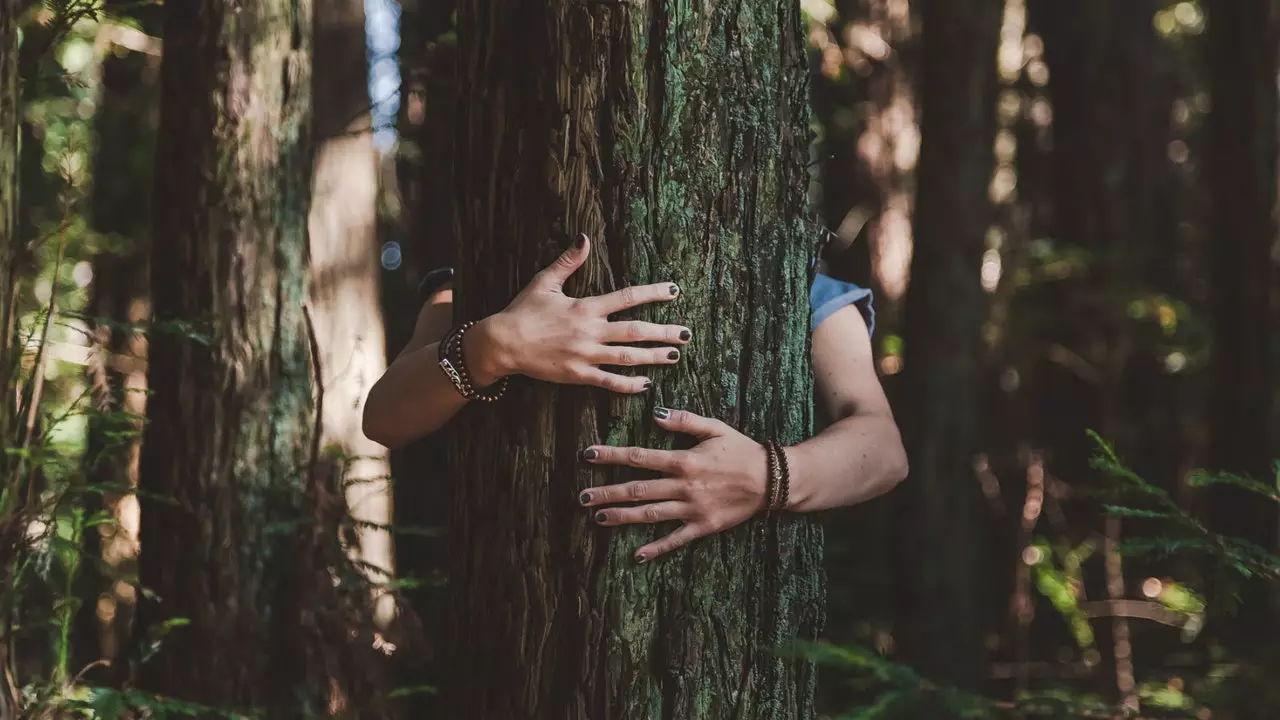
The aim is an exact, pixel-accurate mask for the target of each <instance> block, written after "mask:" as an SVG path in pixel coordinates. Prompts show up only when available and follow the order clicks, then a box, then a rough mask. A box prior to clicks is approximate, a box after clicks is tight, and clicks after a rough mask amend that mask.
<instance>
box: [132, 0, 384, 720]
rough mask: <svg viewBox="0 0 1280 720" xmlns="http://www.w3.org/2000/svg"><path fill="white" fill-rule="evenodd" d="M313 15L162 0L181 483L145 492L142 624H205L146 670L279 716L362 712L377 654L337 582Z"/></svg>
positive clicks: (167, 434)
mask: <svg viewBox="0 0 1280 720" xmlns="http://www.w3.org/2000/svg"><path fill="white" fill-rule="evenodd" d="M311 22H312V14H311V3H310V2H307V1H306V0H303V1H302V2H298V1H297V0H266V1H264V2H257V3H248V4H243V5H240V6H239V7H238V8H237V9H236V12H235V14H232V13H231V11H230V9H229V8H228V7H227V6H226V4H225V3H223V2H220V1H218V0H201V1H200V2H190V3H170V4H167V5H165V25H164V37H165V50H166V53H165V60H164V65H163V72H162V78H161V120H160V124H161V127H160V132H159V136H158V137H159V145H158V147H157V161H156V187H155V189H156V195H155V202H156V213H155V222H156V224H155V231H154V237H156V238H163V239H164V241H163V242H157V243H155V247H154V254H153V256H152V267H153V268H156V269H157V272H155V273H153V274H152V283H151V290H152V298H153V302H154V308H155V312H154V318H155V325H154V327H153V332H152V334H151V362H150V382H151V387H152V389H153V394H152V396H151V398H150V402H149V404H148V412H147V416H148V425H147V431H146V437H145V444H144V448H143V455H142V465H141V479H140V483H141V487H142V489H143V490H144V491H146V492H147V493H148V495H147V496H146V497H147V498H166V499H168V501H165V500H152V499H147V500H145V501H144V507H143V512H142V532H141V540H142V547H143V548H145V550H144V552H143V553H142V559H141V575H142V583H143V585H144V586H145V587H148V588H150V589H152V590H154V591H155V592H156V593H157V594H158V596H159V597H160V598H161V602H160V603H156V604H151V603H148V604H146V605H144V607H143V610H144V612H145V614H144V615H142V616H140V617H139V631H140V632H141V633H148V632H155V631H156V630H157V629H158V628H160V627H161V626H162V623H164V622H166V621H168V620H170V619H172V618H187V619H189V620H190V626H189V627H180V628H177V629H175V630H174V631H173V632H172V633H171V634H170V635H169V636H168V637H167V638H166V639H165V642H164V648H163V651H162V652H161V653H160V655H159V656H158V657H156V658H154V659H153V660H151V662H150V663H148V664H146V665H144V666H143V667H142V678H141V680H142V684H143V686H144V687H145V688H147V689H149V690H152V691H157V692H161V693H165V694H168V695H174V696H179V697H184V698H189V699H192V700H197V701H203V702H207V703H211V704H214V705H216V706H218V707H227V706H232V707H240V708H246V707H255V708H261V709H263V710H265V711H266V713H267V714H268V715H270V716H272V717H277V716H278V717H294V716H303V715H307V714H308V713H311V714H327V715H333V714H335V713H337V712H340V711H346V712H351V713H354V712H355V709H354V708H352V707H350V706H349V702H350V701H353V700H355V699H356V697H357V692H356V690H354V688H355V687H356V686H357V685H358V684H359V679H360V678H362V677H363V676H364V674H365V673H368V672H370V669H371V667H372V666H371V665H370V659H369V657H368V650H367V648H368V647H369V637H368V635H367V633H358V632H355V631H359V630H361V628H358V627H351V625H350V624H349V622H348V618H347V617H345V615H344V610H346V609H347V606H345V605H343V598H342V597H340V596H338V595H337V593H340V592H344V591H346V589H348V588H351V587H352V586H353V585H354V586H355V587H357V588H358V587H359V584H358V583H348V582H344V583H342V584H340V585H338V586H337V587H335V583H334V582H333V578H332V575H331V574H330V573H331V569H333V566H334V564H335V563H339V562H341V558H342V554H341V552H340V551H339V552H334V551H333V546H334V545H336V540H335V537H336V532H335V529H336V524H337V522H338V521H339V519H340V518H341V514H342V502H341V494H340V493H341V490H340V489H339V488H337V487H336V486H335V485H334V484H333V483H330V484H327V485H326V484H322V483H321V482H320V479H321V476H320V475H318V474H317V473H316V472H315V471H314V467H313V466H314V464H315V463H316V461H317V457H316V454H317V452H318V438H317V437H316V436H315V432H316V413H317V408H316V407H315V405H316V402H315V398H313V393H312V379H313V378H312V376H313V356H312V352H311V349H310V348H309V345H311V344H313V343H314V337H309V334H310V330H311V328H310V325H309V323H308V322H307V319H306V315H305V313H306V311H305V309H304V308H305V302H306V299H307V294H306V280H307V267H306V263H307V213H308V196H309V191H310V185H311V177H310V159H311V155H310V144H309V140H310V129H311V128H310V110H311V94H310V93H311V47H312V42H311V40H312V25H311ZM161 268H163V271H160V269H161ZM339 569H340V568H339ZM340 577H344V576H341V575H340ZM361 592H362V591H361ZM354 594H359V593H354ZM363 599H364V600H365V601H367V598H363ZM347 602H358V600H351V599H348V600H347ZM349 633H350V635H349ZM350 636H355V637H354V638H351V639H349V637H350ZM228 638H235V641H234V642H228ZM361 648H364V649H365V650H364V651H362V650H361Z"/></svg>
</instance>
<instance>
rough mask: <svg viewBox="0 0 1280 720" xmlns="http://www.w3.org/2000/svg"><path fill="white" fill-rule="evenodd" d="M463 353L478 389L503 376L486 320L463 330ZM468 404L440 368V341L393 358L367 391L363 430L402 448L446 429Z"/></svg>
mask: <svg viewBox="0 0 1280 720" xmlns="http://www.w3.org/2000/svg"><path fill="white" fill-rule="evenodd" d="M463 352H464V355H465V357H466V363H467V369H468V371H469V372H470V373H471V375H472V377H473V378H474V379H475V381H476V384H477V385H479V386H480V387H485V386H487V385H490V384H492V383H494V382H496V381H497V380H498V379H499V378H501V377H502V376H503V375H505V374H507V373H506V372H505V371H504V370H503V368H504V367H505V360H503V353H502V350H501V349H500V348H499V347H498V346H497V345H496V343H494V342H493V340H492V334H491V333H490V327H489V321H485V322H481V323H479V324H477V325H476V326H475V327H473V328H472V329H471V330H470V331H468V332H467V335H466V336H465V338H464V345H463ZM467 402H468V401H467V400H466V399H465V398H464V397H462V395H461V393H459V392H458V390H457V388H455V387H454V385H453V383H452V381H450V380H449V378H448V376H447V375H445V373H444V371H442V370H441V369H440V365H439V343H431V344H430V345H426V346H423V347H420V348H418V349H416V350H412V351H410V352H406V353H404V354H402V355H401V356H400V357H398V358H396V360H395V362H393V363H392V364H391V366H390V367H389V368H387V372H386V373H385V374H384V375H383V376H382V378H381V379H379V380H378V382H377V383H376V384H375V385H374V386H373V388H372V389H371V390H370V391H369V397H368V400H367V401H366V402H365V408H364V433H365V435H367V436H368V437H369V439H371V440H373V441H375V442H378V443H380V444H382V445H385V446H387V447H389V448H398V447H402V446H404V445H405V444H407V443H409V442H411V441H413V440H415V439H417V438H420V437H423V436H425V435H430V434H431V433H434V432H436V431H437V430H439V429H440V428H442V427H444V425H445V424H446V423H448V422H449V420H451V419H452V418H453V416H454V415H457V414H458V411H459V410H461V409H462V408H463V407H464V406H465V405H466V404H467Z"/></svg>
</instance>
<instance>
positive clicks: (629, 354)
mask: <svg viewBox="0 0 1280 720" xmlns="http://www.w3.org/2000/svg"><path fill="white" fill-rule="evenodd" d="M618 362H619V363H620V364H622V365H635V364H636V354H635V351H634V350H631V349H630V348H624V349H623V350H621V351H620V352H619V353H618Z"/></svg>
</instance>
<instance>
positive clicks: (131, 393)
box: [76, 0, 160, 683]
mask: <svg viewBox="0 0 1280 720" xmlns="http://www.w3.org/2000/svg"><path fill="white" fill-rule="evenodd" d="M132 6H133V3H132V2H131V0H109V2H107V3H106V5H105V6H104V10H105V12H106V13H107V15H108V17H110V18H111V19H112V20H113V21H115V20H118V19H119V17H118V14H119V13H121V12H129V11H130V10H131V9H132ZM131 17H132V19H134V20H136V21H137V22H138V25H139V29H141V30H142V32H144V33H147V34H149V35H154V34H156V33H157V32H158V31H159V26H160V13H159V9H158V8H151V7H143V8H138V9H137V10H136V11H135V12H132V13H131ZM117 27H119V26H118V25H115V24H109V25H104V26H103V27H102V28H101V29H100V30H99V32H100V33H108V34H110V33H113V32H114V31H115V29H116V28H117ZM100 47H101V49H102V50H103V51H104V52H105V54H104V56H103V61H102V90H101V93H102V95H101V100H100V102H99V105H98V113H97V116H96V117H95V119H94V122H95V125H96V142H95V144H94V150H95V157H94V160H93V167H94V169H95V171H96V172H97V175H98V177H99V182H97V183H95V184H94V186H93V192H92V197H91V202H92V208H91V212H92V219H93V228H94V230H95V231H96V232H98V233H100V234H101V236H102V237H103V238H104V240H105V246H104V247H102V248H101V249H100V250H99V252H98V253H97V254H96V255H95V256H94V260H93V285H92V288H91V291H90V298H89V306H88V308H87V312H88V314H89V316H90V317H92V318H95V319H96V320H100V322H97V324H96V327H94V328H93V331H92V332H93V344H94V354H93V356H92V359H91V361H90V364H89V370H88V374H89V384H90V386H91V387H93V388H94V392H93V398H94V406H95V409H96V410H97V411H98V412H97V413H95V414H94V415H92V416H91V417H90V422H89V439H88V447H87V448H86V450H85V458H86V467H85V480H86V482H87V483H88V484H89V485H92V486H97V487H104V488H116V489H117V490H116V491H114V492H108V493H106V494H105V495H103V496H102V501H101V502H102V505H103V506H104V509H106V510H107V511H108V512H109V513H110V515H111V517H112V519H113V520H114V521H115V522H113V523H106V524H102V525H98V526H97V528H96V530H92V531H88V532H86V534H85V540H84V543H85V548H84V551H85V553H86V554H87V555H88V556H89V557H96V558H99V559H100V560H101V562H102V567H105V568H109V572H108V573H106V574H100V573H98V572H96V571H95V570H93V569H90V570H88V571H87V572H86V578H85V580H86V583H85V584H86V586H87V587H86V591H87V592H86V596H85V597H84V605H83V606H82V608H81V610H80V617H79V620H78V623H79V626H78V632H77V635H78V639H79V643H78V646H77V648H76V649H77V652H78V653H79V655H80V656H81V662H79V663H77V666H78V667H85V666H86V665H87V664H88V663H91V662H94V661H96V660H99V659H102V660H107V661H108V662H109V663H110V665H108V666H106V667H102V668H101V669H95V672H94V674H93V676H92V677H93V678H94V679H95V680H96V681H98V682H104V683H116V682H119V681H121V680H123V679H125V677H126V675H127V672H128V667H126V666H124V665H123V663H122V662H121V660H122V658H123V657H124V655H123V650H124V649H125V648H126V647H127V646H128V644H129V634H130V631H131V629H132V623H133V614H134V607H135V604H136V601H137V598H136V589H135V587H134V585H133V584H132V583H131V582H129V578H134V577H136V576H137V572H138V568H137V560H138V522H139V517H138V499H137V496H136V495H134V494H133V493H132V492H131V490H130V489H132V488H137V486H138V460H139V456H140V454H141V450H142V443H141V442H140V440H141V432H142V426H143V423H142V420H143V418H144V417H145V413H146V390H147V375H146V360H147V345H146V338H145V336H144V335H143V334H142V333H141V332H135V331H133V330H130V329H125V328H128V327H130V326H136V325H138V324H140V323H142V322H144V321H145V320H146V319H147V317H148V315H149V314H150V311H149V297H148V294H149V293H148V287H147V278H148V275H147V265H148V253H149V251H150V248H151V242H150V239H151V227H150V218H151V214H150V213H151V193H152V188H153V178H152V174H151V169H152V165H153V163H154V158H155V152H154V145H155V140H154V138H155V132H156V127H157V125H158V120H159V119H158V116H157V112H156V107H157V104H156V99H157V95H158V93H157V92H156V81H157V79H158V76H159V69H160V59H159V57H158V56H154V55H147V54H144V53H142V52H136V51H131V50H124V51H122V52H117V49H118V46H117V45H116V44H115V42H114V41H113V40H112V39H111V37H110V36H108V37H106V38H100ZM90 497H91V498H92V497H96V496H90ZM91 502H92V501H91Z"/></svg>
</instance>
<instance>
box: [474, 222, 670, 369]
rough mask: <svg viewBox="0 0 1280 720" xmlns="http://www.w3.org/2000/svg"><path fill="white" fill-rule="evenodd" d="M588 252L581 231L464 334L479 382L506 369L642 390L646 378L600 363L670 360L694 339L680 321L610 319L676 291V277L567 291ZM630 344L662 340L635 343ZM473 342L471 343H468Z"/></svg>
mask: <svg viewBox="0 0 1280 720" xmlns="http://www.w3.org/2000/svg"><path fill="white" fill-rule="evenodd" d="M590 254H591V241H590V239H588V238H587V236H586V235H582V236H580V237H579V239H578V242H577V243H576V244H575V245H574V246H573V247H571V248H569V249H568V250H566V251H565V252H564V254H563V255H561V256H560V257H559V258H557V259H556V261H555V262H554V263H552V264H551V266H550V267H547V268H546V269H544V270H543V271H542V272H540V273H538V274H537V276H535V277H534V278H533V280H532V281H531V282H530V283H529V285H528V286H526V287H525V289H524V290H523V291H521V292H520V294H519V295H517V296H516V298H515V299H514V300H512V301H511V304H510V305H508V306H507V308H506V309H505V310H503V311H502V312H500V313H498V314H496V315H492V316H490V317H488V318H485V319H484V320H482V321H481V322H480V323H477V325H476V327H475V328H474V329H473V330H471V331H470V332H468V333H467V336H466V340H467V341H468V348H467V349H466V352H467V356H468V357H475V358H477V360H480V358H483V360H482V361H479V362H477V363H476V368H475V370H473V373H475V374H476V381H477V382H478V383H479V384H481V385H482V386H483V385H485V384H488V383H489V382H490V381H497V379H498V378H500V377H502V376H504V375H525V376H528V377H531V378H534V379H536V380H543V381H546V382H552V383H560V384H566V385H592V386H595V387H600V388H604V389H606V390H611V391H613V392H617V393H627V394H635V393H640V392H643V391H645V390H646V389H647V388H648V387H649V386H650V382H649V379H648V378H646V377H643V376H627V375H619V374H617V373H613V372H609V371H607V370H604V369H602V368H601V366H602V365H603V366H625V367H636V366H642V365H673V364H675V363H676V362H678V361H679V359H680V351H679V350H678V349H677V347H678V346H681V345H685V344H687V343H688V342H689V341H690V340H691V339H692V337H693V333H692V331H690V330H689V328H686V327H683V326H680V325H657V324H655V323H648V322H641V321H639V320H623V321H610V320H609V316H610V315H612V314H614V313H618V312H622V311H623V310H628V309H631V308H634V307H638V306H640V305H646V304H649V303H654V302H670V301H672V300H675V299H676V298H678V297H680V288H679V287H677V286H676V285H675V284H673V283H669V282H664V283H654V284H652V285H640V286H637V287H628V288H623V289H622V290H618V291H617V292H612V293H609V294H608V295H600V296H597V297H588V298H571V297H568V296H567V295H565V294H564V283H565V281H566V280H568V279H569V277H570V276H572V275H573V273H574V272H575V271H577V269H578V268H580V267H582V265H583V263H585V262H586V260H587V256H588V255H590ZM635 343H659V344H660V345H659V346H657V347H636V346H635V345H634V344H635ZM472 344H474V346H473V345H472Z"/></svg>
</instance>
